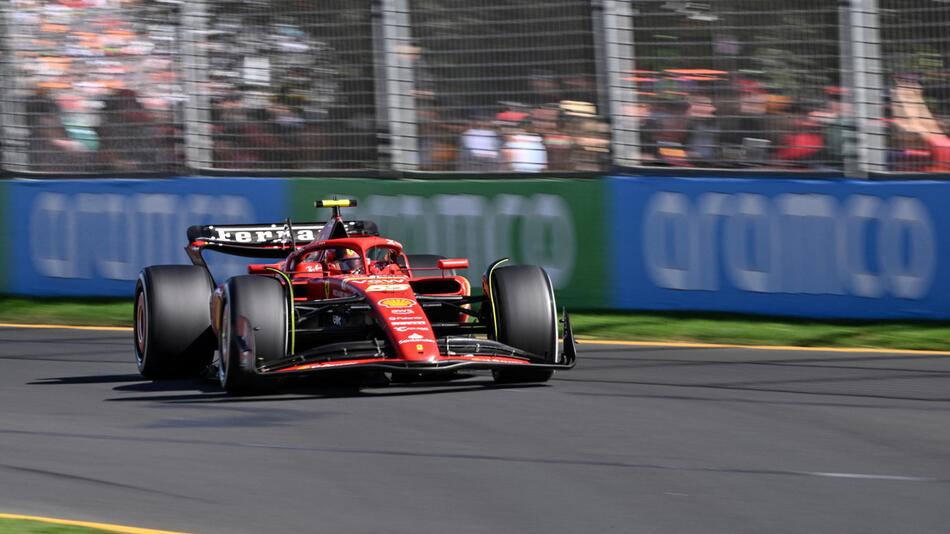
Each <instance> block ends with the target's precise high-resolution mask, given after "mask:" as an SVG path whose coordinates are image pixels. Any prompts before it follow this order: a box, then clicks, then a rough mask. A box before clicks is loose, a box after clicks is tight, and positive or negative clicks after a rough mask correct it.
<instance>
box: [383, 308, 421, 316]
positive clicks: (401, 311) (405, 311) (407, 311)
mask: <svg viewBox="0 0 950 534" xmlns="http://www.w3.org/2000/svg"><path fill="white" fill-rule="evenodd" d="M389 313H391V314H393V315H410V314H415V313H416V310H413V309H406V308H396V309H394V310H389Z"/></svg>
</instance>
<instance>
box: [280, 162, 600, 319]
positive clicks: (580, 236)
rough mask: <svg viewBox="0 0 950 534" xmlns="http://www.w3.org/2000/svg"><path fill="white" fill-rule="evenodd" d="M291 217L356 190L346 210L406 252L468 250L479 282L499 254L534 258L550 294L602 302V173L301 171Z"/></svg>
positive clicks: (465, 254)
mask: <svg viewBox="0 0 950 534" xmlns="http://www.w3.org/2000/svg"><path fill="white" fill-rule="evenodd" d="M294 191H295V194H294V196H293V200H292V202H293V215H294V218H295V219H296V220H300V221H303V220H314V219H315V220H323V219H325V218H326V217H327V216H328V215H329V212H328V210H319V212H318V211H317V210H315V209H314V207H313V201H314V200H316V199H324V198H334V197H337V198H355V199H357V200H358V201H359V206H358V207H357V208H355V209H350V210H344V217H347V218H354V219H355V218H359V219H369V220H372V221H375V222H376V223H377V224H378V225H379V229H380V233H381V234H382V235H383V236H385V237H391V238H393V239H395V240H397V241H399V242H401V243H402V244H403V246H404V247H405V248H406V251H407V252H408V253H410V254H441V255H443V256H446V257H451V258H468V259H469V261H470V263H471V268H470V269H468V270H467V272H463V273H461V274H464V275H466V276H468V278H469V280H470V281H471V282H472V285H473V290H475V291H476V292H477V291H479V288H480V286H481V275H482V273H483V272H484V271H485V268H486V267H487V266H488V265H489V264H490V263H491V262H492V261H494V260H496V259H498V258H505V257H508V258H511V259H512V261H514V262H516V263H524V264H536V265H541V266H542V267H544V268H545V270H547V272H548V274H549V275H550V276H551V280H552V281H553V282H554V285H555V288H556V290H557V296H558V303H559V304H563V305H566V306H570V307H574V308H602V307H606V302H607V299H606V295H605V292H606V287H607V284H606V282H605V277H606V271H605V268H606V264H607V260H606V256H607V252H606V250H605V248H604V247H605V243H606V240H605V238H604V225H603V218H604V214H603V213H602V212H603V187H602V183H601V181H600V180H566V179H545V180H438V181H432V180H398V181H397V180H392V181H388V180H361V179H300V180H297V181H296V184H295V188H294Z"/></svg>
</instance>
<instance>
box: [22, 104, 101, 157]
mask: <svg viewBox="0 0 950 534" xmlns="http://www.w3.org/2000/svg"><path fill="white" fill-rule="evenodd" d="M25 110H26V117H27V126H28V127H29V132H30V133H29V143H28V148H27V151H28V153H29V158H30V160H29V161H30V170H33V171H37V172H75V171H77V170H78V171H82V170H84V169H83V165H84V164H85V163H86V162H87V161H88V154H87V152H86V148H85V146H84V145H83V144H82V142H80V141H76V140H73V139H70V137H69V134H68V132H67V131H66V127H65V126H64V125H63V121H62V110H61V109H60V107H59V105H58V104H57V103H56V101H55V100H53V98H52V97H51V96H50V94H49V92H48V91H46V90H44V89H37V90H35V91H34V92H33V94H32V95H31V96H30V97H29V99H28V100H27V102H26V106H25Z"/></svg>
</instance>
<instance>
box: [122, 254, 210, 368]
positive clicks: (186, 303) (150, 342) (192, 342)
mask: <svg viewBox="0 0 950 534" xmlns="http://www.w3.org/2000/svg"><path fill="white" fill-rule="evenodd" d="M211 286H212V281H211V276H210V275H209V274H208V271H207V270H205V269H202V268H201V267H197V266H194V265H158V266H154V267H146V268H145V269H143V270H142V272H141V273H139V277H138V281H137V282H136V283H135V308H134V310H135V312H134V313H135V316H134V320H133V324H134V328H133V330H134V334H133V341H134V344H135V361H136V365H137V366H138V369H139V373H141V374H142V376H144V377H145V378H151V379H160V378H183V377H191V376H197V375H198V374H199V373H200V372H201V371H202V370H204V368H205V367H207V366H208V364H210V363H211V359H212V357H213V355H214V344H215V339H214V332H212V330H211V316H210V313H209V311H208V308H209V303H210V302H211Z"/></svg>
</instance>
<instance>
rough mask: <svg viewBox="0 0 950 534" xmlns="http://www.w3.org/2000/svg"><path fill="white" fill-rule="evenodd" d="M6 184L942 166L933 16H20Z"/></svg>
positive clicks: (669, 9) (267, 11) (599, 0)
mask: <svg viewBox="0 0 950 534" xmlns="http://www.w3.org/2000/svg"><path fill="white" fill-rule="evenodd" d="M2 5H3V36H2V46H0V57H2V61H3V68H4V69H5V70H4V73H3V74H4V75H3V87H2V88H0V100H2V103H3V108H2V114H0V121H2V127H3V135H2V140H0V141H2V151H3V170H4V171H5V172H8V173H20V174H41V175H49V174H51V173H55V174H68V175H109V174H112V175H115V174H123V173H125V174H127V173H132V172H134V173H156V174H167V175H176V174H181V173H183V172H191V173H203V172H212V171H213V172H216V173H217V172H223V173H228V172H231V173H247V172H271V173H273V172H290V171H301V172H311V173H312V172H334V171H344V170H345V171H357V172H360V171H362V172H387V171H409V172H411V171H423V172H424V171H436V172H443V173H444V172H469V173H532V172H544V171H548V172H557V173H563V172H588V173H591V172H602V171H605V170H609V169H611V168H616V167H621V168H626V167H673V168H679V169H702V168H717V169H733V170H744V169H757V170H761V169H767V170H784V171H813V172H837V173H845V172H846V173H847V174H848V175H849V176H852V177H863V176H866V175H867V174H868V173H887V172H920V173H938V172H946V171H947V170H948V169H950V139H948V137H947V131H948V128H950V66H948V59H950V30H948V28H950V3H948V2H945V1H943V0H875V1H870V2H868V1H862V2H857V1H854V2H837V3H836V2H828V1H826V0H825V1H823V0H797V1H796V2H786V3H782V2H761V1H756V0H706V1H682V0H638V1H636V2H631V1H620V0H551V1H549V2H537V1H534V0H504V1H502V0H481V1H479V2H477V3H472V2H466V1H462V0H386V1H371V0H321V1H320V2H312V1H303V0H281V1H277V0H247V1H240V2H236V1H227V0H223V1H214V2H212V1H207V0H190V1H187V2H185V1H179V0H10V1H7V2H4V3H3V4H2Z"/></svg>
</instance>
